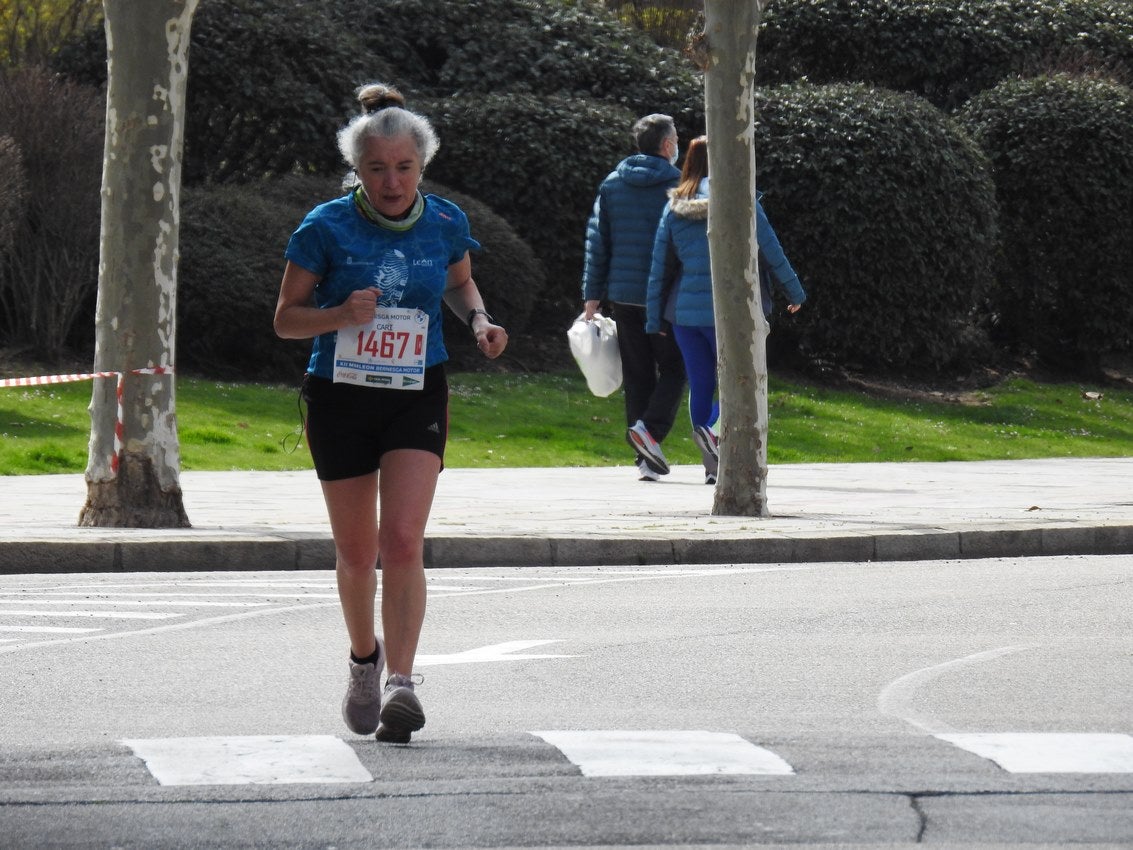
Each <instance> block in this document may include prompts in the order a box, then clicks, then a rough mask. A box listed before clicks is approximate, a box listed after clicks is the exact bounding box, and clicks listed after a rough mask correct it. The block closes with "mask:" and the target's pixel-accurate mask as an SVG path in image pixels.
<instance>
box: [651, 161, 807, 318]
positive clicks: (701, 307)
mask: <svg viewBox="0 0 1133 850" xmlns="http://www.w3.org/2000/svg"><path fill="white" fill-rule="evenodd" d="M708 186H709V183H708V178H707V177H706V178H704V179H703V180H701V181H700V185H699V186H698V187H697V193H696V197H695V198H672V199H671V200H670V201H669V202H668V203H667V204H666V205H665V209H664V210H663V211H662V213H661V221H660V223H659V224H658V225H657V235H656V238H655V240H654V243H653V260H652V263H651V266H650V272H649V289H648V293H647V297H646V321H645V330H646V331H647V332H648V333H657V332H659V331H660V330H661V323H662V321H663V320H664V321H668V322H671V323H673V324H677V325H687V326H695V327H710V326H713V325H715V324H716V319H715V316H714V314H713V308H712V268H711V264H710V261H709V253H708ZM755 213H756V215H755V219H756V240H757V241H758V244H759V255H760V258H761V266H766V268H767V269H768V271H769V272H770V275H771V276H772V277H773V278H774V279H775V281H776V282H777V283H778V284H779V286H780V287H781V288H782V289H783V290H784V291H785V292H786V294H787V297H788V299H789V300H790V303H792V304H802V303H803V302H804V301H806V292H805V291H804V290H803V287H802V284H801V283H800V281H799V276H798V275H797V274H796V273H795V270H794V269H793V268H792V267H791V264H790V262H789V261H788V260H787V257H786V254H784V253H783V246H782V245H780V244H779V238H778V237H777V236H776V235H775V231H774V229H773V228H772V227H771V222H770V221H769V220H768V218H767V215H766V213H764V212H763V206H762V204H760V203H759V199H758V198H757V199H756V202H755ZM762 277H763V276H762V275H761V278H762ZM767 286H769V284H766V283H764V284H763V285H761V287H760V290H761V292H760V296H761V297H760V300H761V301H762V305H763V314H764V317H767V316H770V315H771V294H770V292H769V291H766V289H765V287H767Z"/></svg>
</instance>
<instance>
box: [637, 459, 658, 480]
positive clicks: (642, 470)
mask: <svg viewBox="0 0 1133 850" xmlns="http://www.w3.org/2000/svg"><path fill="white" fill-rule="evenodd" d="M637 480H638V481H660V480H661V476H660V475H658V474H657V473H656V472H654V471H653V470H652V469H650V468H649V464H647V463H646V462H645V460H644V459H642V460H639V461H638V462H637Z"/></svg>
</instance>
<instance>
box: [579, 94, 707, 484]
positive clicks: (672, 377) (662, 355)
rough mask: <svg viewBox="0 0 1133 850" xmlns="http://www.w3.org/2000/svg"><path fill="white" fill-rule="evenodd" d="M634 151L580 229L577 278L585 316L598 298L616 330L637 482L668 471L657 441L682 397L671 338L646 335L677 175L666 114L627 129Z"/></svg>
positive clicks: (681, 373) (677, 351) (673, 131)
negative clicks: (657, 245) (660, 235)
mask: <svg viewBox="0 0 1133 850" xmlns="http://www.w3.org/2000/svg"><path fill="white" fill-rule="evenodd" d="M633 137H634V142H635V143H636V145H637V149H638V151H639V152H638V153H636V154H634V155H633V156H629V157H626V158H625V159H623V160H622V161H621V162H620V163H618V165H617V167H616V168H615V169H614V170H613V171H612V172H610V174H609V176H607V177H606V179H605V180H603V181H602V184H601V185H600V186H599V187H598V197H597V199H596V200H595V201H594V210H593V212H592V213H591V215H590V221H589V223H588V224H587V227H586V263H585V267H584V269H583V274H582V300H583V302H584V310H585V316H586V318H587V319H588V320H589V319H591V318H593V316H594V314H595V312H597V310H598V307H599V305H600V304H601V302H602V301H606V302H608V303H609V305H610V310H611V315H612V317H613V319H614V321H615V322H616V323H617V326H618V349H619V351H620V352H621V358H622V386H623V388H624V390H625V410H626V425H627V428H626V440H627V441H628V442H629V444H630V446H631V447H632V448H633V449H634V451H635V452H636V455H637V461H636V462H637V469H638V473H639V476H640V478H641V480H643V481H656V480H658V478H659V477H660V476H662V475H666V474H667V473H668V472H669V464H668V461H666V460H665V455H664V454H663V453H662V451H661V445H660V443H661V441H662V440H664V439H665V437H666V436H667V435H668V433H669V431H670V430H671V429H672V427H673V420H674V419H675V418H676V415H677V409H678V408H679V407H680V404H681V400H682V399H683V397H684V387H685V369H684V363H683V361H682V359H681V352H680V349H679V348H677V344H676V341H675V340H674V338H673V334H672V333H665V332H663V333H661V334H654V335H650V334H647V333H646V332H645V296H646V290H647V289H648V284H649V267H650V262H651V260H652V256H653V238H654V235H655V234H656V232H657V222H658V221H659V220H660V218H661V210H662V209H664V207H665V203H666V202H667V201H668V199H669V198H668V191H669V189H671V188H672V187H674V186H676V185H677V180H678V179H679V178H680V176H681V173H680V171H679V170H678V169H677V168H676V167H675V165H674V163H675V162H676V161H677V157H678V156H679V148H678V141H677V129H676V126H675V125H674V124H673V119H672V118H670V117H669V116H668V115H660V114H654V115H646V116H645V117H644V118H642V119H640V120H639V121H638V122H637V123H636V124H634V125H633Z"/></svg>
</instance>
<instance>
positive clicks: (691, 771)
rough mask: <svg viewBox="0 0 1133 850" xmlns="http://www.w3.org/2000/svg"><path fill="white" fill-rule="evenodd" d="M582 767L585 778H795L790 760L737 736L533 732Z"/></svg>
mask: <svg viewBox="0 0 1133 850" xmlns="http://www.w3.org/2000/svg"><path fill="white" fill-rule="evenodd" d="M531 734H532V735H535V736H536V737H539V738H542V739H543V740H544V741H546V742H547V743H548V744H550V745H551V746H553V747H557V748H558V749H559V750H560V751H561V752H562V753H563V755H565V756H566V757H567V758H568V759H570V761H571V762H573V763H574V764H576V765H577V766H578V767H579V769H580V770H581V771H582V775H583V776H704V775H723V774H744V775H755V776H790V775H792V774H793V773H794V770H793V769H792V768H791V766H790V765H789V764H787V762H785V761H784V760H783V759H781V758H780V757H779V756H777V755H775V753H773V752H771V751H770V750H765V749H763V747H757V746H756V745H755V744H752V743H751V742H750V741H747V740H745V739H743V738H741V737H740V736H739V735H736V734H733V733H731V732H703V731H671V730H670V731H632V730H630V731H585V732H580V731H544V732H532V733H531Z"/></svg>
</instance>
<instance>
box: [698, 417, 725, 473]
mask: <svg viewBox="0 0 1133 850" xmlns="http://www.w3.org/2000/svg"><path fill="white" fill-rule="evenodd" d="M692 441H693V442H694V443H696V447H697V448H698V449H700V459H701V460H702V461H703V462H704V483H705V484H715V483H716V476H717V474H719V472H720V448H719V446H720V443H719V440H718V438H717V437H716V435H715V434H713V433H712V429H711V428H708V427H706V426H704V425H697V426H696V427H694V428H693V429H692Z"/></svg>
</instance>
